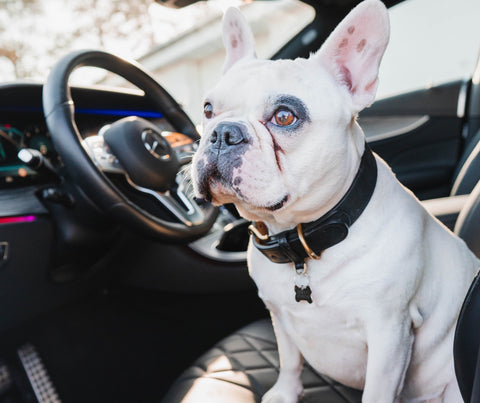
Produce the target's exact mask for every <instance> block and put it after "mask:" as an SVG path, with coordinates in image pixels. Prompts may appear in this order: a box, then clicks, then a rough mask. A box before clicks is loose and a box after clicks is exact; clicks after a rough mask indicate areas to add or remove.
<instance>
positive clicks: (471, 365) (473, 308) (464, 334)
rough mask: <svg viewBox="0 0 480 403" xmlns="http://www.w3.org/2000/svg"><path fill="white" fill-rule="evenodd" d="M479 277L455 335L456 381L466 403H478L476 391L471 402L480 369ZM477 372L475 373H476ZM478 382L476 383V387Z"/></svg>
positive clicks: (465, 303) (471, 290)
mask: <svg viewBox="0 0 480 403" xmlns="http://www.w3.org/2000/svg"><path fill="white" fill-rule="evenodd" d="M479 313H480V277H479V276H478V275H477V277H476V278H475V280H474V282H473V284H472V285H471V287H470V290H469V291H468V294H467V297H466V298H465V302H464V303H463V307H462V310H461V313H460V316H459V318H458V324H457V329H456V333H455V343H454V349H453V350H454V357H455V372H456V374H457V381H458V385H459V387H460V391H461V392H462V397H463V400H464V401H465V402H466V403H469V402H472V403H478V402H479V401H480V400H479V395H478V391H477V392H476V393H477V396H476V397H475V399H472V400H471V396H472V390H473V385H474V379H475V378H477V379H479V380H480V369H478V368H477V370H476V367H477V361H478V352H479V346H480V321H479V320H478V317H479ZM476 372H477V373H476ZM479 385H480V382H479V381H477V387H478V386H479Z"/></svg>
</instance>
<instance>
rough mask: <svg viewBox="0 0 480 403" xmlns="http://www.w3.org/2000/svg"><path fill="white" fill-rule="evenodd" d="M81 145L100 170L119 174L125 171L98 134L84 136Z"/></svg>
mask: <svg viewBox="0 0 480 403" xmlns="http://www.w3.org/2000/svg"><path fill="white" fill-rule="evenodd" d="M99 133H100V132H99ZM82 146H83V148H84V149H85V151H86V152H87V154H88V155H89V156H90V158H91V159H92V160H93V161H94V162H95V165H97V166H98V167H99V168H100V169H101V170H102V171H104V172H111V173H120V174H124V173H125V169H123V167H122V164H120V161H118V158H117V157H115V155H113V154H112V152H111V151H110V148H109V147H108V145H107V144H106V143H105V140H104V139H103V137H102V136H101V135H100V134H99V135H97V136H90V137H87V138H85V139H84V140H83V141H82Z"/></svg>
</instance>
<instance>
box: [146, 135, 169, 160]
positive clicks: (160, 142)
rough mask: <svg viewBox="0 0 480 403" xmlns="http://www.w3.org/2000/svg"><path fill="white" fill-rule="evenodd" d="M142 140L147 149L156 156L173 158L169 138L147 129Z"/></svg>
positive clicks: (162, 158) (167, 158)
mask: <svg viewBox="0 0 480 403" xmlns="http://www.w3.org/2000/svg"><path fill="white" fill-rule="evenodd" d="M142 141H143V145H144V147H145V148H146V149H147V151H148V152H149V153H150V154H152V155H153V156H154V157H155V158H158V159H160V160H169V159H170V158H171V156H170V153H171V151H172V149H171V147H170V144H169V143H168V141H167V139H166V138H165V137H163V136H162V135H161V134H160V133H158V132H156V131H154V130H152V129H146V130H144V131H143V132H142Z"/></svg>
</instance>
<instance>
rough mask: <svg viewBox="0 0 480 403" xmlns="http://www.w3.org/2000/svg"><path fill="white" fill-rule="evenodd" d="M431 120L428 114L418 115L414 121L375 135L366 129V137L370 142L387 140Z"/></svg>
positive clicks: (379, 118)
mask: <svg viewBox="0 0 480 403" xmlns="http://www.w3.org/2000/svg"><path fill="white" fill-rule="evenodd" d="M381 119H382V118H381V117H378V120H379V121H380V120H381ZM410 119H411V118H410ZM429 120H430V117H429V116H427V115H424V116H420V117H418V119H417V120H415V121H414V122H412V123H410V124H408V125H406V126H404V127H401V128H399V129H394V130H389V131H387V132H384V133H380V134H374V135H370V136H369V135H368V131H365V134H366V138H367V141H368V142H374V141H379V140H385V139H388V138H391V137H395V136H401V135H402V134H407V133H408V132H411V131H412V130H415V129H418V128H419V127H421V126H423V125H424V124H425V123H427V122H428V121H429ZM359 123H360V126H362V119H361V118H360V121H359ZM364 130H365V129H364Z"/></svg>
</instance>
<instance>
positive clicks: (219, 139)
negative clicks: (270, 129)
mask: <svg viewBox="0 0 480 403" xmlns="http://www.w3.org/2000/svg"><path fill="white" fill-rule="evenodd" d="M245 141H246V138H245V135H244V132H243V129H242V127H241V126H239V125H236V124H234V123H220V124H219V125H217V127H215V130H214V131H213V133H212V135H211V136H210V142H211V143H212V144H214V145H216V146H217V148H223V147H227V146H235V145H238V144H240V143H243V142H245Z"/></svg>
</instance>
